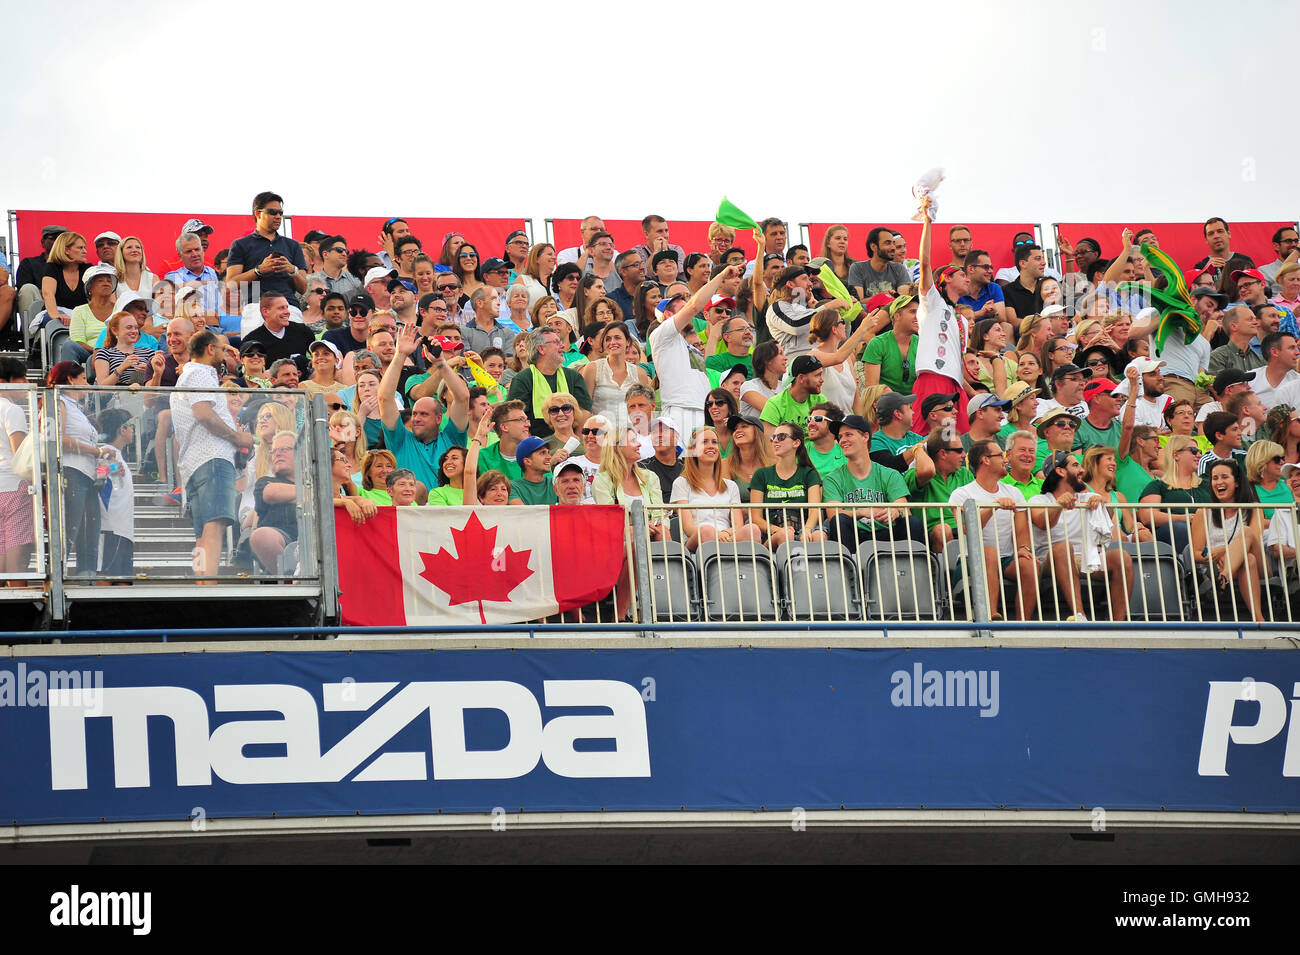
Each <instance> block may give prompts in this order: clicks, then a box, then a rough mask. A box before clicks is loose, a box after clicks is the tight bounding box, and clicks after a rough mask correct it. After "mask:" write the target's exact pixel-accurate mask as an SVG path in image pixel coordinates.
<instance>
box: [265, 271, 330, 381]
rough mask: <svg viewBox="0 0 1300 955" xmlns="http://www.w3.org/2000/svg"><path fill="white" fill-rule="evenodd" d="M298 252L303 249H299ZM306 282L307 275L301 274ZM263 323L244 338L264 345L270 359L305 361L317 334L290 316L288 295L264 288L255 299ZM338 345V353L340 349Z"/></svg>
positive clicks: (271, 360)
mask: <svg viewBox="0 0 1300 955" xmlns="http://www.w3.org/2000/svg"><path fill="white" fill-rule="evenodd" d="M298 254H299V256H301V255H302V253H301V252H300V253H298ZM303 283H304V284H305V283H306V277H305V276H304V277H303ZM258 310H259V312H260V313H261V316H262V324H261V325H259V326H258V327H257V328H255V329H253V330H252V331H251V332H249V333H248V334H247V335H245V336H244V342H258V343H260V344H261V345H262V347H263V348H265V349H266V358H267V361H269V362H272V363H274V362H276V361H278V360H279V359H281V358H290V359H292V360H293V361H294V362H295V363H297V362H299V361H301V364H302V366H305V365H306V364H307V359H306V356H307V351H308V349H309V348H310V347H311V344H312V342H314V341H315V340H316V336H315V335H313V334H312V331H311V329H310V328H308V327H307V326H306V325H304V324H303V323H302V322H294V321H290V319H289V299H288V298H287V297H286V295H285V294H284V293H283V292H263V293H262V297H261V299H259V301H258ZM341 351H342V350H341V349H340V353H341Z"/></svg>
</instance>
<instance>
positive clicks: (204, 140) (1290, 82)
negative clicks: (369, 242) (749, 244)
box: [0, 0, 1300, 235]
mask: <svg viewBox="0 0 1300 955" xmlns="http://www.w3.org/2000/svg"><path fill="white" fill-rule="evenodd" d="M631 9H642V10H644V11H645V13H644V15H643V16H641V17H640V18H638V19H636V20H634V19H632V18H631V17H629V16H628V15H627V13H626V12H625V11H628V10H631ZM397 10H410V11H411V13H410V14H409V16H405V17H403V18H396V17H394V16H393V15H392V11H397ZM593 11H599V12H593ZM1298 11H1300V4H1297V3H1295V2H1290V3H1287V2H1282V0H1278V2H1266V0H1253V2H1252V0H1247V2H1238V3H1233V4H1227V5H1225V4H1219V3H1216V4H1212V3H1207V2H1202V0H1197V2H1191V3H1177V4H1173V3H1170V4H1143V3H1135V2H1133V0H1126V2H1111V0H1105V2H1099V3H1094V4H1091V5H1087V6H1085V5H1083V4H1071V5H1069V6H1068V7H1067V6H1066V5H1064V4H1057V3H1045V4H1041V3H1040V4H1035V3H1011V2H1005V0H1003V2H987V0H986V2H971V0H966V2H962V3H951V2H947V0H940V2H933V0H932V2H929V3H925V4H921V5H917V4H913V3H898V2H896V3H891V4H888V5H882V4H879V3H874V2H862V0H856V2H840V0H834V2H820V3H818V2H814V3H810V4H800V3H792V2H778V3H774V2H770V0H733V2H729V3H718V2H713V0H708V2H699V0H697V2H693V3H691V2H679V0H661V2H657V3H636V4H628V3H621V4H620V3H610V4H599V3H580V4H572V5H560V4H555V3H538V2H529V3H520V2H518V0H494V2H471V3H466V2H452V3H447V2H438V3H435V4H429V5H423V4H420V3H406V4H397V3H391V4H390V3H383V4H373V5H368V4H364V3H361V4H358V3H349V4H338V3H334V2H331V0H325V2H320V3H314V4H301V5H299V4H276V3H270V2H266V0H260V2H256V3H251V2H245V0H233V2H223V3H202V4H199V3H167V4H164V3H159V2H152V0H112V2H103V0H99V2H95V3H85V2H67V0H65V2H60V3H56V4H29V3H24V4H16V3H14V2H12V0H0V12H2V13H3V15H4V22H5V34H6V44H5V46H6V64H5V73H6V78H7V81H6V84H5V85H6V87H7V89H6V93H7V94H9V95H6V96H5V97H4V98H3V101H2V102H0V129H3V130H4V137H3V138H4V141H5V146H6V148H5V149H4V150H3V154H0V201H3V203H4V207H5V208H8V209H14V208H50V209H106V210H117V209H123V210H140V211H175V212H209V213H217V212H237V213H242V212H246V211H247V208H248V202H249V200H250V199H251V197H252V196H253V194H254V193H256V192H258V191H260V190H262V189H274V190H276V191H278V192H280V193H282V194H283V195H284V196H285V198H286V203H285V205H286V208H287V209H288V211H289V212H290V213H293V212H302V213H306V212H314V213H334V214H340V215H371V216H376V217H380V216H387V215H397V214H401V215H412V216H418V215H449V216H459V215H480V216H502V215H522V216H530V217H532V218H533V219H534V227H535V229H536V231H537V233H538V234H539V235H540V234H541V230H542V219H543V218H544V217H546V216H557V217H568V216H572V217H579V216H582V215H586V214H588V213H593V212H594V213H597V214H600V215H604V216H607V217H611V218H640V217H641V216H643V215H645V214H646V213H647V212H650V211H655V212H659V213H662V214H663V215H666V216H667V217H668V218H669V219H673V218H683V219H707V218H711V216H712V213H713V211H714V209H715V208H716V206H717V201H718V199H719V197H720V196H721V195H722V194H723V193H726V194H727V195H728V196H729V197H730V198H731V199H732V200H733V201H735V202H736V203H737V204H738V205H739V206H740V207H741V208H743V209H745V210H746V211H747V212H749V213H750V214H752V215H755V216H756V217H762V216H766V215H774V214H775V215H780V216H782V217H784V218H786V219H788V220H790V221H792V222H795V221H810V220H811V221H827V220H830V221H835V220H842V221H850V222H851V221H869V220H875V219H903V218H906V217H907V216H909V215H910V214H911V212H912V211H913V209H914V205H913V203H912V200H911V198H910V186H911V183H912V182H913V180H915V178H916V177H917V176H918V175H919V174H920V173H921V172H923V171H924V170H925V169H927V168H929V167H931V166H935V165H939V166H943V167H944V168H945V169H946V171H947V174H948V180H947V181H946V182H945V183H944V184H943V186H942V187H941V190H940V192H939V201H940V218H941V219H946V220H948V221H957V220H969V221H1000V220H1010V221H1014V220H1023V219H1029V220H1032V221H1037V222H1043V223H1047V222H1051V221H1069V220H1075V219H1085V220H1093V221H1097V220H1101V221H1109V220H1126V221H1164V220H1200V219H1203V218H1205V217H1206V216H1208V215H1211V214H1214V215H1222V216H1225V217H1227V218H1228V219H1229V220H1235V219H1295V218H1297V214H1298V213H1300V201H1297V186H1296V182H1297V177H1296V165H1297V163H1296V156H1297V151H1298V149H1300V136H1298V135H1297V132H1296V120H1295V117H1296V107H1295V104H1294V96H1295V90H1296V87H1297V84H1296V73H1297V59H1298V56H1297V54H1298V53H1300V31H1298V30H1297V27H1298V26H1300V12H1298ZM660 84H667V85H668V86H670V87H671V88H672V89H673V90H675V91H676V92H677V93H678V94H680V95H679V96H678V97H677V98H676V99H675V101H673V102H672V103H669V102H668V101H667V100H666V98H665V97H662V96H656V95H655V94H654V90H655V89H656V87H657V86H659V85H660ZM1284 95H1285V96H1286V99H1287V100H1290V102H1285V103H1284ZM489 103H490V104H493V105H490V106H489V105H485V104H489ZM447 104H450V108H447ZM496 104H500V105H496ZM671 106H675V107H676V108H670V107H671ZM660 107H662V108H660ZM619 117H621V119H620V118H619ZM403 119H404V120H405V123H403V122H402V120H403ZM362 143H364V144H367V145H364V146H363V145H360V144H362ZM354 144H355V145H354Z"/></svg>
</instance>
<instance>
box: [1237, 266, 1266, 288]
mask: <svg viewBox="0 0 1300 955" xmlns="http://www.w3.org/2000/svg"><path fill="white" fill-rule="evenodd" d="M1243 278H1248V279H1254V280H1255V281H1256V282H1261V283H1263V284H1264V285H1267V284H1268V279H1266V278H1265V277H1264V273H1263V272H1261V271H1260V270H1259V269H1237V271H1235V272H1233V273H1232V280H1233V281H1234V282H1240V281H1241V280H1242V279H1243Z"/></svg>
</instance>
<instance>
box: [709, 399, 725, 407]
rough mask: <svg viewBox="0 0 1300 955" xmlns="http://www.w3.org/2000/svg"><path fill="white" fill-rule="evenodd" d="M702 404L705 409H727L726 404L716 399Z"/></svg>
mask: <svg viewBox="0 0 1300 955" xmlns="http://www.w3.org/2000/svg"><path fill="white" fill-rule="evenodd" d="M704 404H705V406H706V407H709V408H725V407H727V403H726V402H725V401H718V400H716V399H714V400H712V401H706V402H704Z"/></svg>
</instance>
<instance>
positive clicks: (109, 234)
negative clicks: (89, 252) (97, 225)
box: [95, 232, 122, 245]
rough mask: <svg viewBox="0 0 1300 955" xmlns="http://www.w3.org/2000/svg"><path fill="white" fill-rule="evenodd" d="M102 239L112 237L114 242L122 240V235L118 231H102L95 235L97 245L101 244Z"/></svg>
mask: <svg viewBox="0 0 1300 955" xmlns="http://www.w3.org/2000/svg"><path fill="white" fill-rule="evenodd" d="M101 239H112V240H113V241H114V242H121V241H122V237H121V236H120V235H118V234H117V233H116V232H101V233H100V234H99V235H97V236H95V245H99V242H100V240H101Z"/></svg>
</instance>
